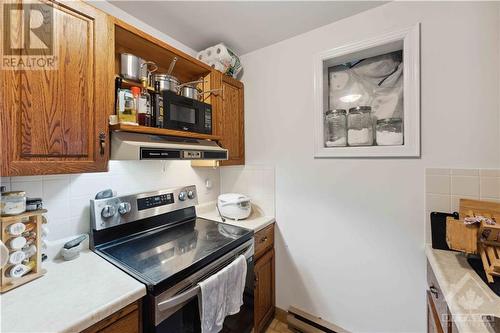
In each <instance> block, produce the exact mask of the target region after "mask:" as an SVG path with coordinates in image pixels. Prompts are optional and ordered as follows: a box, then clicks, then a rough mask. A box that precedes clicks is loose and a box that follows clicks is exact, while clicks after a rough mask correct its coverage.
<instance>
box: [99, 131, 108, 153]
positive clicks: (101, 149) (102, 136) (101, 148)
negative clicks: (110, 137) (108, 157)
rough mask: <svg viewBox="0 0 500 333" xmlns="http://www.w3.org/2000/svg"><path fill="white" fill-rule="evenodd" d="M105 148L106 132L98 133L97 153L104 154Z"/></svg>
mask: <svg viewBox="0 0 500 333" xmlns="http://www.w3.org/2000/svg"><path fill="white" fill-rule="evenodd" d="M105 150H106V133H103V132H101V133H99V153H100V154H101V155H104V151H105Z"/></svg>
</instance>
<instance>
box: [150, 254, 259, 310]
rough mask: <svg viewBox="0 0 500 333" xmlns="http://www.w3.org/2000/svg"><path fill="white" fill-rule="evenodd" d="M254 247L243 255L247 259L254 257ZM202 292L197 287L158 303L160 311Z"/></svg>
mask: <svg viewBox="0 0 500 333" xmlns="http://www.w3.org/2000/svg"><path fill="white" fill-rule="evenodd" d="M253 251H254V247H253V244H252V246H250V247H249V248H248V250H246V252H245V253H244V254H243V255H244V256H245V258H246V259H248V258H250V257H251V256H252V255H253ZM199 292H200V286H199V285H196V286H194V287H193V288H191V289H189V290H187V291H185V292H183V293H182V294H179V295H176V296H174V297H172V298H169V299H167V300H165V301H163V302H160V303H158V305H157V306H158V310H159V311H165V310H168V309H171V308H174V307H176V306H177V305H180V304H183V303H184V302H186V301H187V300H189V299H191V298H193V297H195V296H198V293H199Z"/></svg>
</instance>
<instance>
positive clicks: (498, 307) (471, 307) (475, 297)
mask: <svg viewBox="0 0 500 333" xmlns="http://www.w3.org/2000/svg"><path fill="white" fill-rule="evenodd" d="M426 254H427V259H428V260H429V263H430V265H431V267H432V270H433V271H434V274H435V276H436V279H437V281H438V283H439V286H440V287H441V289H442V291H443V294H444V298H445V299H446V303H447V304H448V308H449V309H450V312H451V315H452V317H453V321H454V322H455V324H456V326H457V328H458V330H459V332H461V333H469V332H471V333H472V332H474V333H483V332H484V333H488V332H490V331H489V330H488V328H487V327H486V325H485V324H484V323H483V322H482V321H481V315H495V316H497V317H500V297H498V296H497V295H496V294H495V293H494V292H493V291H491V289H489V288H488V286H487V285H486V284H485V283H484V282H483V280H481V278H480V277H479V276H478V275H477V274H476V272H475V271H474V270H473V269H472V268H471V267H470V266H469V264H468V262H467V259H466V257H465V255H464V254H462V253H459V252H452V251H443V250H435V249H433V248H432V247H431V246H430V245H428V246H427V247H426Z"/></svg>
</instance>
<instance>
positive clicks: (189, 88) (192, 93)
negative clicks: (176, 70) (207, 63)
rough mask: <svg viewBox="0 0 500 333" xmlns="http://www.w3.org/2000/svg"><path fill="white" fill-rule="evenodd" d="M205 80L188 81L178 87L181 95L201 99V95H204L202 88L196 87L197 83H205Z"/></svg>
mask: <svg viewBox="0 0 500 333" xmlns="http://www.w3.org/2000/svg"><path fill="white" fill-rule="evenodd" d="M203 82H205V81H204V80H196V81H191V82H186V83H183V84H181V85H179V87H178V90H179V91H178V93H179V95H181V96H184V97H187V98H192V99H195V100H197V101H198V100H200V97H201V96H202V90H201V89H199V88H197V87H196V84H198V83H203Z"/></svg>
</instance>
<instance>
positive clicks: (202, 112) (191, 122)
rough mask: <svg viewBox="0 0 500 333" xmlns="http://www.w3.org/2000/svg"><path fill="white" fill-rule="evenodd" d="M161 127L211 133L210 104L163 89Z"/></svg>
mask: <svg viewBox="0 0 500 333" xmlns="http://www.w3.org/2000/svg"><path fill="white" fill-rule="evenodd" d="M162 93H163V128H168V129H172V130H178V131H188V132H195V133H203V134H212V106H211V105H210V104H207V103H203V102H200V101H198V100H195V99H192V98H188V97H184V96H180V95H177V94H176V93H174V92H172V91H163V92H162Z"/></svg>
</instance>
